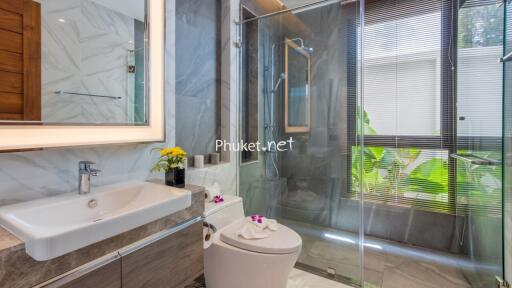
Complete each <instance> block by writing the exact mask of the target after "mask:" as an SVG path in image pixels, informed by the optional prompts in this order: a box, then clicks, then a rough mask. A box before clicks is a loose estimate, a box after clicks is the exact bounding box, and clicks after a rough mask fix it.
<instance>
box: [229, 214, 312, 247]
mask: <svg viewBox="0 0 512 288" xmlns="http://www.w3.org/2000/svg"><path fill="white" fill-rule="evenodd" d="M243 221H244V219H242V220H239V221H237V222H235V223H233V224H230V225H229V226H226V227H225V228H224V229H222V230H221V231H220V232H221V233H220V240H221V241H222V242H224V243H226V244H228V245H231V246H234V247H237V248H240V249H243V250H247V251H252V252H257V253H265V254H290V253H294V252H297V251H298V250H299V249H300V247H301V246H302V239H301V238H300V236H299V234H297V232H295V231H293V230H292V229H290V228H288V227H286V226H284V225H281V224H278V230H277V231H275V232H272V233H271V234H270V236H269V237H267V238H264V239H255V240H247V239H245V238H242V237H239V236H238V235H236V234H237V232H238V231H240V229H241V228H242V225H243Z"/></svg>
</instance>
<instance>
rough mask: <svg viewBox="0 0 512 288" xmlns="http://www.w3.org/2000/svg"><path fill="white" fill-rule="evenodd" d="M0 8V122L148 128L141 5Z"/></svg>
mask: <svg viewBox="0 0 512 288" xmlns="http://www.w3.org/2000/svg"><path fill="white" fill-rule="evenodd" d="M0 3H3V4H0V6H1V8H2V10H1V13H0V18H1V19H0V20H2V21H0V37H1V41H0V95H1V96H0V121H2V122H5V121H11V122H10V123H11V124H23V125H25V124H26V123H27V122H32V123H33V122H36V123H41V124H44V125H55V124H58V125H73V124H79V125H109V124H115V125H146V124H147V122H148V111H147V109H146V108H147V103H148V99H147V96H148V95H147V93H146V89H145V85H144V84H145V70H146V57H145V52H146V48H147V47H146V41H145V39H146V36H147V31H146V27H147V26H146V15H145V11H146V9H145V0H32V1H25V0H0ZM18 121H19V122H18Z"/></svg>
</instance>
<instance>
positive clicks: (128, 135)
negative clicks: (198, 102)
mask: <svg viewBox="0 0 512 288" xmlns="http://www.w3.org/2000/svg"><path fill="white" fill-rule="evenodd" d="M146 10H147V11H146V13H147V15H148V16H149V17H148V18H149V23H147V24H146V25H148V29H147V31H149V33H148V34H149V35H148V36H146V37H147V38H148V41H149V47H148V48H149V49H148V55H147V56H146V57H147V58H146V59H149V65H147V71H146V72H147V73H148V74H149V75H148V77H147V78H146V81H147V82H149V86H147V87H148V88H147V89H146V91H147V93H148V94H149V97H148V102H149V105H148V106H149V107H147V111H149V118H148V120H149V121H148V122H149V123H148V125H144V126H119V125H117V126H115V125H112V126H109V125H104V126H64V125H63V126H45V125H10V124H0V151H11V150H26V149H39V148H51V147H73V146H90V145H100V144H120V143H142V142H159V141H164V140H165V115H164V102H165V101H164V47H165V43H164V42H165V41H164V39H165V0H146Z"/></svg>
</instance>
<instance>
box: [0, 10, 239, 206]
mask: <svg viewBox="0 0 512 288" xmlns="http://www.w3.org/2000/svg"><path fill="white" fill-rule="evenodd" d="M66 1H67V0H66ZM226 1H231V2H228V3H230V4H224V5H223V7H224V8H225V9H227V10H224V13H223V23H224V24H223V25H224V26H226V27H229V28H228V29H229V31H230V34H229V35H233V33H236V31H235V30H233V29H235V28H236V27H233V26H234V24H232V23H233V21H231V20H232V17H234V16H235V15H237V14H238V13H237V10H236V7H238V4H237V3H236V2H237V1H238V0H226ZM166 3H167V6H166V13H167V38H166V41H167V46H166V57H165V58H166V59H165V61H166V87H165V94H166V103H169V104H168V105H166V129H167V131H166V135H167V139H166V142H165V143H155V144H136V145H134V144H126V145H106V146H96V147H89V148H69V149H55V150H43V151H34V152H23V153H7V154H0V206H1V205H6V204H10V203H17V202H22V201H27V200H32V199H37V198H42V197H47V196H51V195H56V194H63V193H75V192H74V191H76V185H77V181H78V180H77V179H78V161H80V160H91V161H94V162H96V163H97V167H98V168H99V169H102V173H101V174H100V176H99V177H97V178H95V179H93V185H102V184H110V183H116V182H119V181H129V180H144V179H147V178H150V177H163V175H161V174H154V175H152V174H151V173H150V172H149V170H150V168H151V165H152V164H153V162H154V161H155V159H156V157H157V155H156V153H151V149H152V148H153V147H161V146H165V145H169V146H172V145H174V144H175V142H176V141H175V134H174V129H175V125H176V124H175V110H176V109H177V107H175V105H174V97H175V94H174V91H175V83H174V82H175V81H174V79H175V67H174V65H173V63H174V58H175V51H174V47H173V43H174V29H175V22H174V15H175V5H174V4H175V2H174V1H171V0H168V1H166ZM233 3H234V4H233ZM224 17H225V19H224ZM222 47H223V49H234V48H233V46H232V44H231V40H230V39H229V37H228V38H226V39H224V41H223V45H222ZM227 54H228V55H230V61H229V62H228V63H229V65H230V67H229V68H226V69H227V71H230V72H229V73H226V74H224V78H223V80H222V82H223V85H224V86H223V87H225V90H223V91H224V92H225V93H227V94H225V95H224V96H223V97H224V102H223V107H222V108H223V109H222V113H223V115H224V117H225V118H223V119H225V121H229V122H228V123H226V124H224V125H223V127H224V132H225V134H223V135H226V137H227V138H226V139H228V140H233V139H235V138H236V136H235V135H236V127H237V123H236V107H237V106H236V105H237V104H236V100H234V99H236V97H234V95H236V85H231V86H230V85H229V82H231V81H234V80H235V79H236V77H237V74H235V75H233V74H232V73H236V71H237V69H236V67H237V66H234V65H236V51H235V50H233V51H229V52H227ZM223 65H227V64H226V63H224V62H223ZM231 65H233V66H231ZM231 95H233V97H232V96H231ZM228 99H231V100H228ZM179 108H180V107H178V109H179ZM184 148H186V147H184ZM228 159H229V160H230V161H229V163H226V164H223V165H219V166H213V167H209V168H204V169H199V170H195V169H194V170H192V169H191V170H189V171H188V172H187V182H188V183H190V184H197V185H211V184H212V183H214V182H218V183H219V184H220V185H221V188H222V190H223V192H224V193H226V194H235V193H236V182H237V176H236V174H237V164H236V163H237V162H236V159H237V155H236V153H234V152H233V153H229V156H228Z"/></svg>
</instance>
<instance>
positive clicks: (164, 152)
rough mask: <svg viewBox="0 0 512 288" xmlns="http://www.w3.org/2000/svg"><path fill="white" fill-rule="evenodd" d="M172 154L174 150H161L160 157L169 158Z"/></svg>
mask: <svg viewBox="0 0 512 288" xmlns="http://www.w3.org/2000/svg"><path fill="white" fill-rule="evenodd" d="M171 152H172V148H163V149H161V150H160V155H161V156H167V155H170V154H171Z"/></svg>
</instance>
